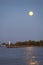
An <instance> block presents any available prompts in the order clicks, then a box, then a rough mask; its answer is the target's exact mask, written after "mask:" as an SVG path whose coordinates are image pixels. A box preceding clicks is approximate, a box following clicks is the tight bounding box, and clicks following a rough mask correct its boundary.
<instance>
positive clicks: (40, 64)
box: [0, 47, 43, 65]
mask: <svg viewBox="0 0 43 65" xmlns="http://www.w3.org/2000/svg"><path fill="white" fill-rule="evenodd" d="M0 65H43V48H42V47H26V48H5V47H0Z"/></svg>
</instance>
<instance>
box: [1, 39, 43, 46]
mask: <svg viewBox="0 0 43 65" xmlns="http://www.w3.org/2000/svg"><path fill="white" fill-rule="evenodd" d="M1 45H6V47H27V46H28V47H29V46H43V40H40V41H31V40H29V41H24V42H16V43H10V45H9V43H1Z"/></svg>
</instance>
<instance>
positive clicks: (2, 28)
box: [0, 0, 43, 42]
mask: <svg viewBox="0 0 43 65" xmlns="http://www.w3.org/2000/svg"><path fill="white" fill-rule="evenodd" d="M29 11H33V13H34V15H33V16H29V15H28V12H29ZM9 40H10V41H11V42H16V41H26V40H27V41H28V40H43V0H0V41H3V42H8V41H9Z"/></svg>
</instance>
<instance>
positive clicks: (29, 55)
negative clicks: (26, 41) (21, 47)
mask: <svg viewBox="0 0 43 65" xmlns="http://www.w3.org/2000/svg"><path fill="white" fill-rule="evenodd" d="M33 52H34V50H33V47H27V48H26V53H25V58H26V60H27V62H28V65H39V62H38V61H37V56H35V55H34V53H33Z"/></svg>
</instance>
